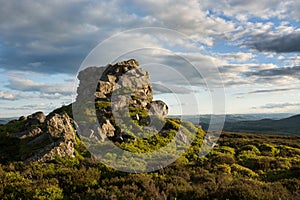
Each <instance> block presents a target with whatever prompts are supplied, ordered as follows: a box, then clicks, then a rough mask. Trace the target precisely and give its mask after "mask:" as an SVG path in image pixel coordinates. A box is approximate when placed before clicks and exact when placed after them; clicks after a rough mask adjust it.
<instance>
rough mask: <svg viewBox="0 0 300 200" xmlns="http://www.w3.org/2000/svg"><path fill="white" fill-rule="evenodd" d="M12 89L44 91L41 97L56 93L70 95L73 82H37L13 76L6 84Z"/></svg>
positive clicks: (53, 95)
mask: <svg viewBox="0 0 300 200" xmlns="http://www.w3.org/2000/svg"><path fill="white" fill-rule="evenodd" d="M6 87H8V88H9V89H12V90H18V91H22V92H40V93H46V94H43V97H47V98H49V97H53V98H55V96H58V95H71V94H72V93H73V83H72V82H65V83H53V84H45V83H37V82H34V81H32V80H29V79H22V78H17V77H13V78H11V79H10V80H9V84H8V85H7V86H6Z"/></svg>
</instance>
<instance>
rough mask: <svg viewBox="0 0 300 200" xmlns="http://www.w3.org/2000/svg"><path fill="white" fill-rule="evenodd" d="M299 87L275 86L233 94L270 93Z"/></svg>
mask: <svg viewBox="0 0 300 200" xmlns="http://www.w3.org/2000/svg"><path fill="white" fill-rule="evenodd" d="M299 89H300V87H298V88H297V87H296V88H275V89H261V90H253V91H250V92H243V93H237V94H235V95H238V96H239V95H245V94H260V93H270V92H285V91H291V90H299Z"/></svg>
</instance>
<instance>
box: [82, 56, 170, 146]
mask: <svg viewBox="0 0 300 200" xmlns="http://www.w3.org/2000/svg"><path fill="white" fill-rule="evenodd" d="M78 79H79V80H80V84H79V87H78V88H77V101H76V103H77V108H78V109H80V107H82V105H83V104H88V103H91V102H95V105H94V107H89V109H95V112H96V116H97V120H98V122H99V126H95V125H93V126H89V125H85V126H82V127H84V130H81V131H82V132H84V133H83V134H84V135H86V134H87V135H86V136H88V134H89V133H90V134H91V135H90V137H94V138H95V139H98V140H105V139H107V138H109V139H113V140H118V141H124V140H127V139H128V138H131V139H133V138H134V135H132V134H131V135H130V134H128V133H126V131H124V130H122V128H121V127H120V125H121V126H122V125H127V124H130V125H134V126H135V125H137V126H140V127H143V126H147V125H149V124H151V122H152V121H153V120H154V119H157V118H159V119H163V118H165V117H166V115H167V114H168V106H167V105H166V104H165V103H164V102H163V101H160V100H159V101H153V93H152V84H151V80H150V74H149V72H148V71H146V70H144V69H143V68H141V67H139V63H138V62H137V61H136V60H134V59H131V60H128V61H122V62H118V63H116V64H114V65H111V64H109V65H107V66H106V67H89V68H86V69H84V70H82V71H81V72H80V73H79V75H78ZM91 97H92V98H91ZM80 104H81V105H80ZM82 112H86V113H88V112H91V113H92V112H93V111H91V110H90V111H89V110H88V109H87V107H86V108H85V109H84V110H83V111H82ZM80 121H81V120H79V122H78V123H79V124H80V123H81V122H80ZM82 121H85V122H86V121H88V120H87V119H85V120H82ZM91 121H92V120H91ZM132 122H134V123H132ZM80 125H82V124H80ZM153 126H154V125H153ZM148 128H149V127H148ZM154 128H155V127H154ZM129 135H130V136H129ZM124 138H126V139H124Z"/></svg>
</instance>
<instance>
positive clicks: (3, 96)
mask: <svg viewBox="0 0 300 200" xmlns="http://www.w3.org/2000/svg"><path fill="white" fill-rule="evenodd" d="M16 99H17V95H16V94H14V93H12V92H1V91H0V100H16Z"/></svg>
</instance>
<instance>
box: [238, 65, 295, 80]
mask: <svg viewBox="0 0 300 200" xmlns="http://www.w3.org/2000/svg"><path fill="white" fill-rule="evenodd" d="M244 75H245V76H247V77H251V76H256V77H265V78H268V77H275V76H281V77H282V76H290V77H293V78H295V79H299V78H300V66H294V67H280V68H273V69H263V70H258V71H252V72H246V73H244Z"/></svg>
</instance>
